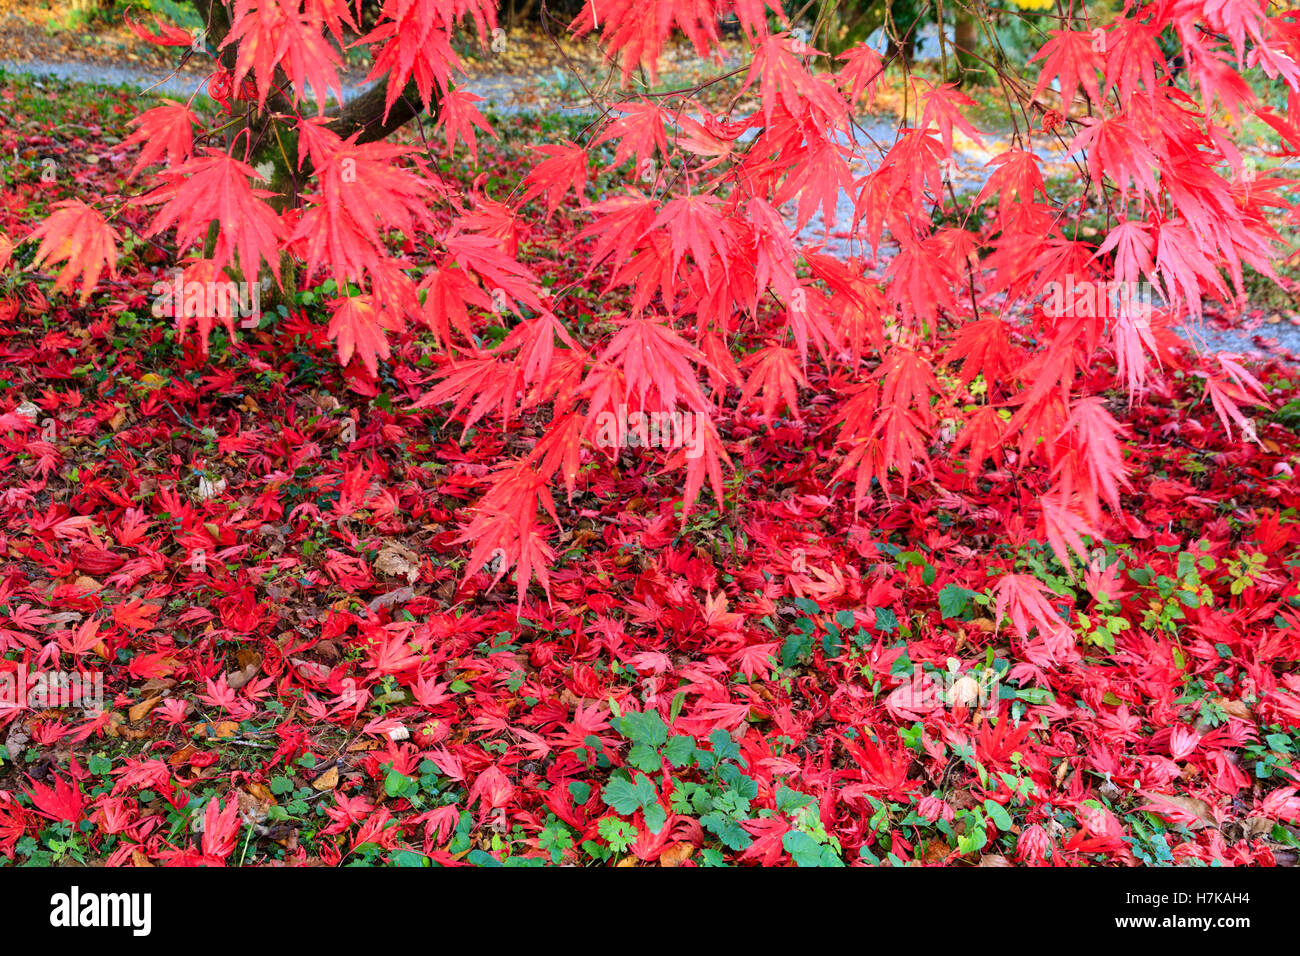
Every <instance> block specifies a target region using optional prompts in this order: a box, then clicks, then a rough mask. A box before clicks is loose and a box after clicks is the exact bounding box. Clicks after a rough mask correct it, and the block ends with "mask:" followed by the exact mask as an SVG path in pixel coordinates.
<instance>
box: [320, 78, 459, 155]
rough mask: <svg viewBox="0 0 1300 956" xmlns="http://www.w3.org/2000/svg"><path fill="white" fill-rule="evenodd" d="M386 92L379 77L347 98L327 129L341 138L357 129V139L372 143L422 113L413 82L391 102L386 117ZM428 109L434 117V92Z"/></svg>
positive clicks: (386, 88)
mask: <svg viewBox="0 0 1300 956" xmlns="http://www.w3.org/2000/svg"><path fill="white" fill-rule="evenodd" d="M387 91H388V84H387V82H385V81H383V80H380V81H379V82H378V83H376V84H375V85H374V86H372V87H370V89H368V90H366V91H365V92H364V93H362V94H361V95H360V96H358V97H357V98H356V99H353V100H350V101H348V103H347V105H345V106H344V107H343V108H342V109H339V110H338V111H337V113H334V114H333V118H332V119H331V120H330V122H329V128H330V130H331V131H332V132H334V133H337V134H338V135H339V136H342V137H343V138H344V139H347V138H348V137H349V136H351V135H352V134H353V133H358V132H359V133H360V134H361V135H360V136H359V137H357V142H359V143H372V142H374V141H375V140H379V139H386V138H388V136H389V135H390V134H392V133H393V132H394V131H396V130H398V129H400V128H401V127H403V126H405V125H406V124H407V123H409V122H411V120H413V119H415V118H416V117H417V116H419V115H420V113H422V112H423V110H422V109H421V107H420V94H419V91H418V90H417V89H416V87H415V82H414V81H412V82H410V83H407V84H406V88H405V89H404V90H402V92H401V94H400V95H399V96H398V97H397V99H396V101H394V103H393V108H392V109H391V110H389V111H388V116H387V117H385V116H384V104H385V100H386V97H387ZM429 111H430V112H431V113H432V114H433V115H434V116H437V115H438V96H437V94H436V92H435V94H434V97H433V101H432V102H431V103H430V104H429Z"/></svg>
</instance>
